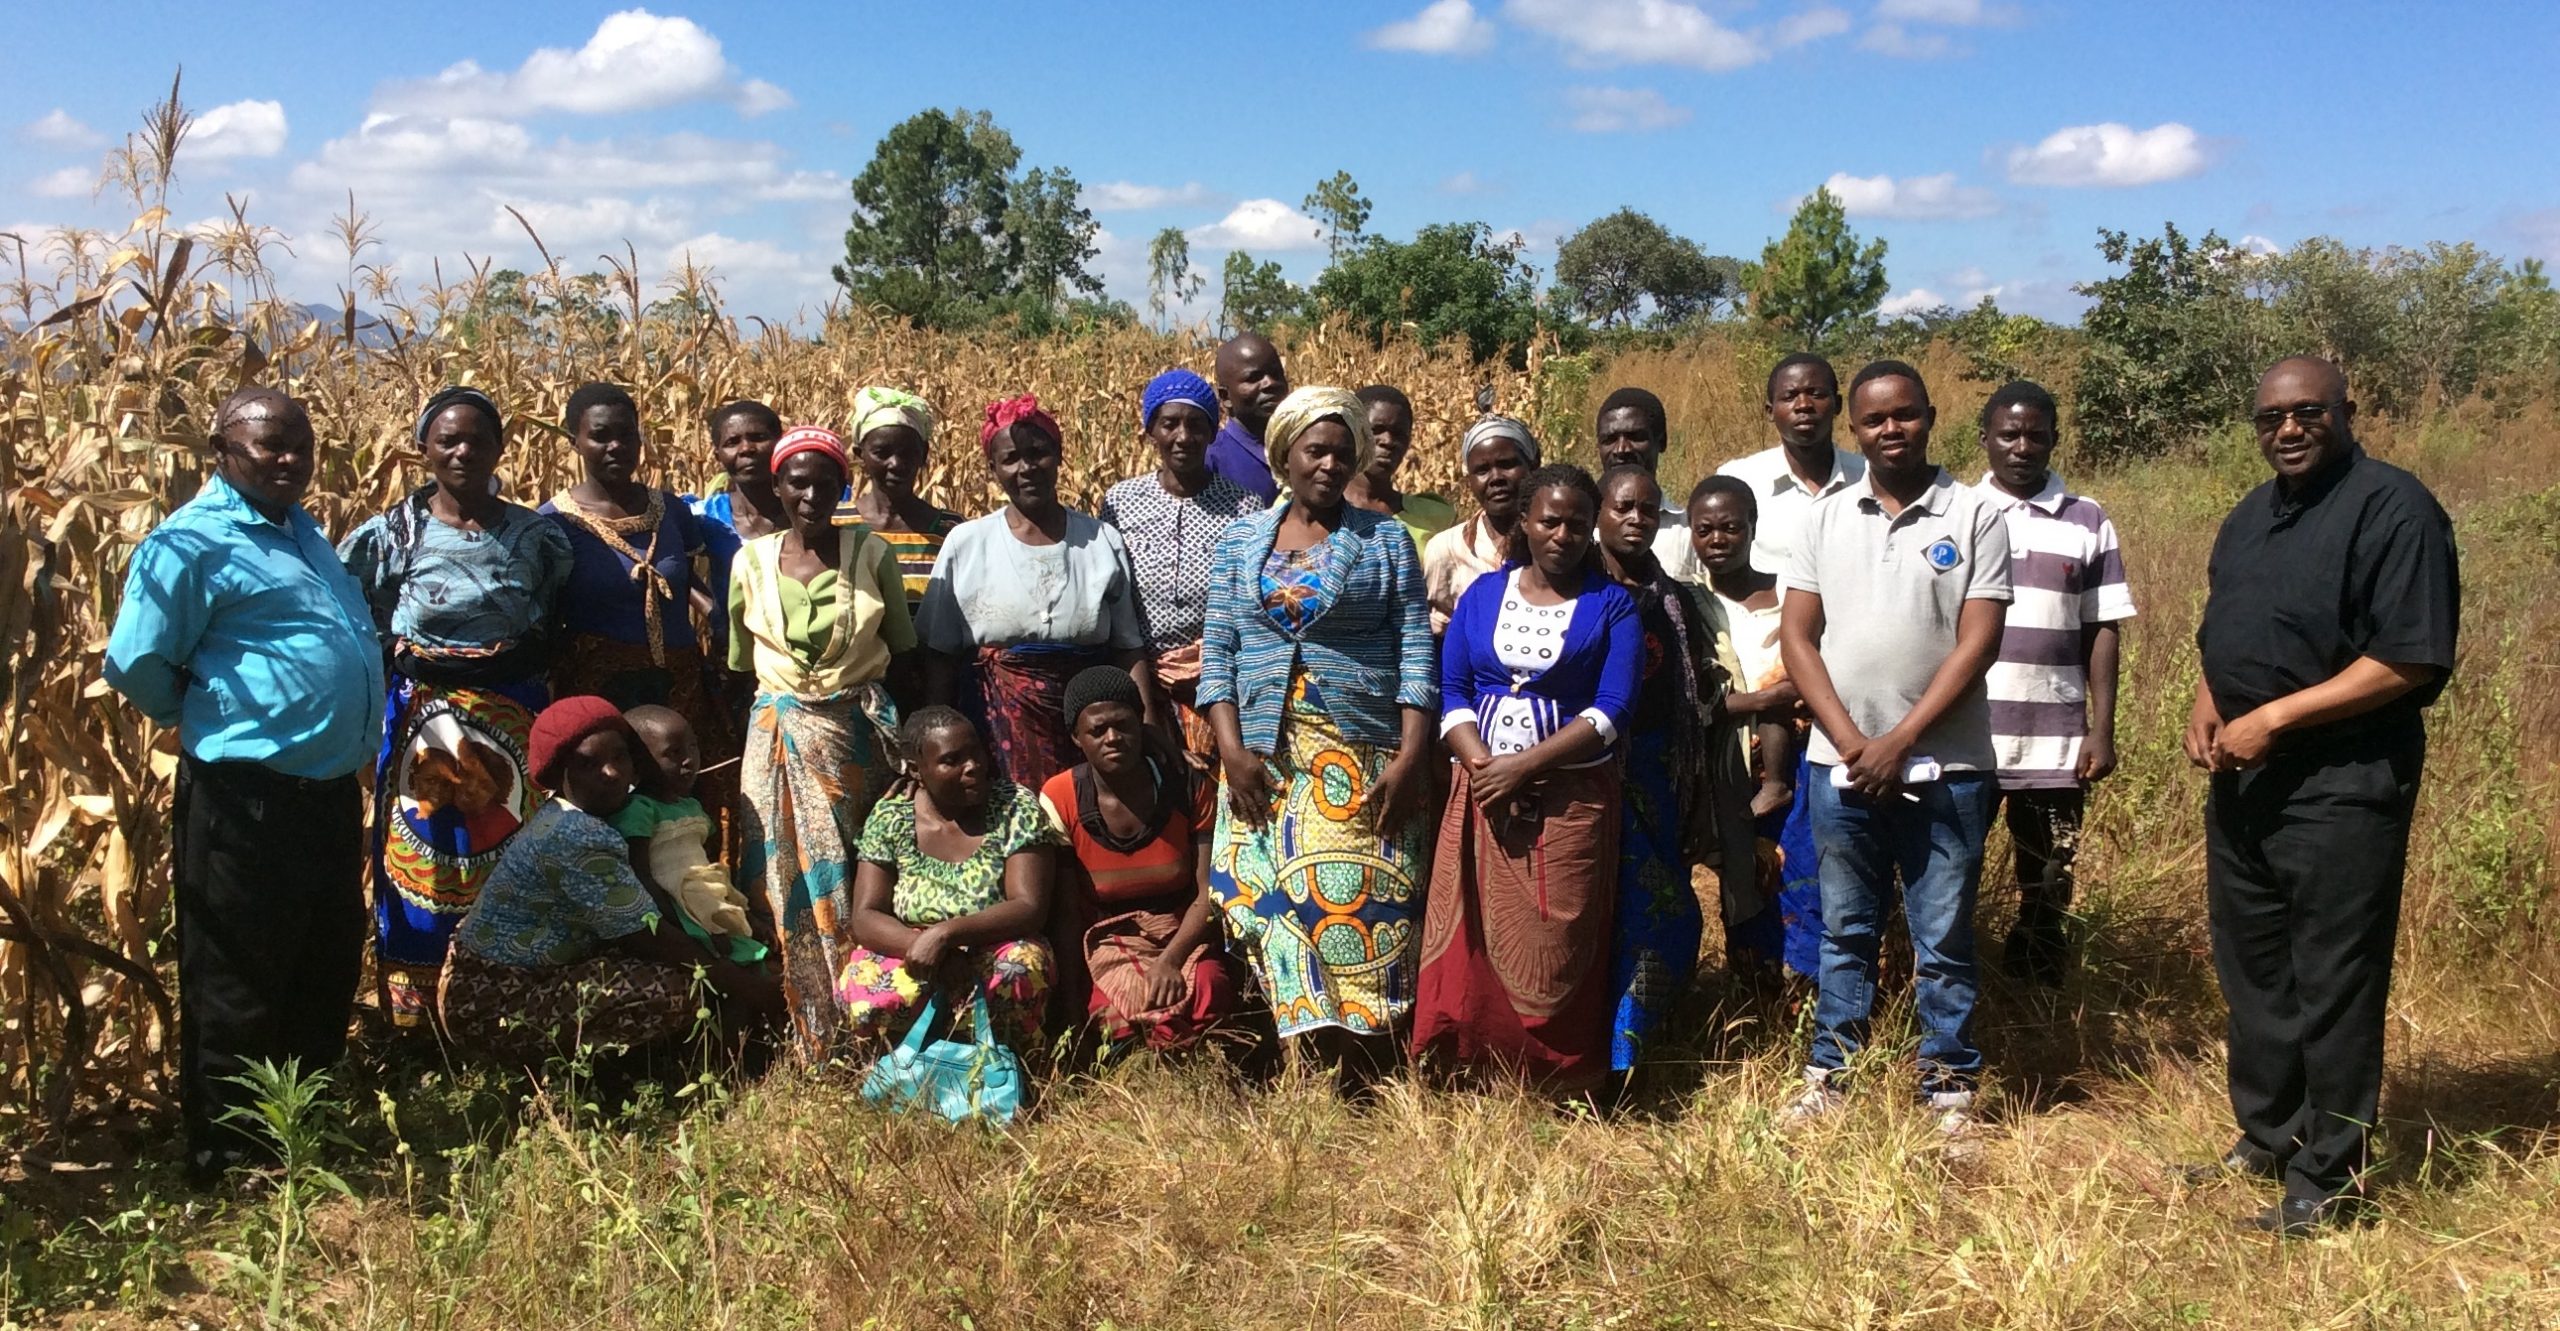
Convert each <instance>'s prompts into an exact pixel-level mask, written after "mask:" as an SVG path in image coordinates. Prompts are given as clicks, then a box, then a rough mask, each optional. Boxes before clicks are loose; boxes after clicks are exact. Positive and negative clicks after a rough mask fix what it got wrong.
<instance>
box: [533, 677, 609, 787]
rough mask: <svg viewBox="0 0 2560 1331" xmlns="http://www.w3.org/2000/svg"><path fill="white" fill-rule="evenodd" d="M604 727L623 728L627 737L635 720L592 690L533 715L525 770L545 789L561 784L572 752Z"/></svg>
mask: <svg viewBox="0 0 2560 1331" xmlns="http://www.w3.org/2000/svg"><path fill="white" fill-rule="evenodd" d="M602 730H619V731H621V732H622V735H623V738H625V739H629V738H631V737H632V736H631V723H630V722H628V721H625V720H623V719H622V713H621V712H620V711H619V710H617V709H616V708H615V707H614V705H613V704H612V703H609V702H606V701H605V700H604V699H602V698H599V697H596V696H595V695H594V694H591V693H582V694H579V695H577V696H576V697H572V698H562V699H561V700H560V701H558V702H555V703H553V704H551V705H550V706H548V707H545V708H543V709H542V715H540V716H537V717H535V718H534V719H533V735H532V737H531V738H530V739H529V740H527V741H526V743H525V770H526V771H527V772H529V773H531V774H532V776H533V781H534V784H535V785H538V786H540V787H542V788H543V789H544V790H558V789H559V788H560V767H561V765H562V764H563V763H566V762H567V761H568V760H569V753H570V751H571V750H572V749H575V748H577V747H578V745H579V744H580V743H581V742H583V741H584V740H585V739H586V738H587V736H589V735H592V734H595V733H596V732H598V731H602Z"/></svg>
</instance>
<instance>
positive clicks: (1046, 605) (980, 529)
mask: <svg viewBox="0 0 2560 1331" xmlns="http://www.w3.org/2000/svg"><path fill="white" fill-rule="evenodd" d="M916 631H917V633H918V635H919V636H921V637H922V638H923V639H924V644H925V646H927V647H930V648H932V649H933V650H935V651H937V652H942V653H945V654H948V655H952V656H965V655H967V654H969V653H971V652H973V651H975V650H976V649H978V648H979V647H1010V646H1013V645H1015V644H1017V643H1026V642H1039V643H1061V644H1069V645H1073V646H1079V647H1108V648H1112V649H1115V650H1120V651H1134V650H1136V649H1138V648H1141V647H1144V646H1146V642H1147V639H1146V633H1145V631H1144V630H1143V629H1141V628H1140V627H1139V623H1138V594H1137V580H1136V578H1135V577H1134V576H1133V575H1132V574H1131V573H1130V571H1129V552H1128V551H1127V550H1126V549H1125V548H1124V547H1123V546H1122V545H1121V543H1120V533H1119V532H1116V531H1114V530H1112V529H1111V528H1109V527H1106V526H1104V525H1102V523H1100V522H1099V521H1096V520H1095V519H1094V518H1093V517H1092V516H1090V515H1088V514H1084V513H1078V512H1075V511H1073V510H1069V511H1068V513H1067V531H1066V539H1064V540H1062V541H1059V542H1058V543H1056V544H1055V545H1025V544H1024V543H1023V542H1022V541H1021V539H1020V538H1018V537H1016V536H1015V535H1014V534H1013V528H1012V527H1011V526H1010V525H1008V524H1007V523H1006V521H1005V510H1003V509H997V510H996V511H995V512H993V513H990V514H988V515H986V516H985V517H982V518H972V519H971V520H969V521H967V522H964V523H961V524H960V525H959V526H957V527H954V528H952V529H951V534H950V535H949V536H948V537H945V538H944V539H943V542H942V553H941V554H940V555H938V556H936V557H935V559H934V561H933V581H932V582H930V583H928V584H926V586H925V591H924V603H923V604H922V605H920V606H918V607H917V608H916Z"/></svg>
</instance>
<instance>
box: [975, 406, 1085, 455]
mask: <svg viewBox="0 0 2560 1331" xmlns="http://www.w3.org/2000/svg"><path fill="white" fill-rule="evenodd" d="M1017 425H1028V426H1030V427H1031V428H1032V429H1035V430H1038V431H1039V432H1040V433H1042V434H1045V435H1047V436H1049V442H1050V443H1053V444H1056V445H1058V446H1059V447H1060V448H1064V447H1066V444H1067V437H1066V435H1064V434H1062V433H1060V432H1059V430H1058V421H1057V418H1056V417H1054V416H1051V415H1050V414H1049V413H1048V412H1045V411H1043V410H1041V409H1040V399H1039V398H1038V397H1036V396H1034V395H1032V394H1030V393H1025V394H1023V395H1022V396H1020V397H1009V398H1006V399H1005V400H1003V401H1002V402H990V403H988V404H987V416H986V420H985V421H984V422H983V423H982V424H980V425H979V426H978V448H979V449H980V451H982V452H984V453H985V454H986V455H987V456H988V457H994V456H995V455H996V441H997V440H999V439H1002V438H1004V437H1005V436H1006V435H1007V434H1010V433H1011V432H1012V430H1013V427H1015V426H1017Z"/></svg>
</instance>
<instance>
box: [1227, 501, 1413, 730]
mask: <svg viewBox="0 0 2560 1331" xmlns="http://www.w3.org/2000/svg"><path fill="white" fill-rule="evenodd" d="M1289 502H1290V501H1288V500H1285V499H1284V500H1283V501H1282V502H1281V503H1280V505H1279V507H1277V508H1272V509H1267V510H1265V511H1263V512H1261V513H1257V514H1254V515H1253V516H1251V517H1245V518H1238V519H1236V520H1235V521H1234V522H1233V523H1231V524H1229V525H1228V527H1227V534H1226V536H1225V538H1224V539H1222V540H1220V541H1219V542H1218V552H1217V555H1216V556H1215V557H1214V558H1213V559H1211V561H1210V563H1209V605H1208V609H1209V623H1208V627H1207V629H1206V630H1205V636H1204V637H1203V639H1202V641H1201V645H1200V691H1199V705H1200V708H1201V710H1202V711H1206V710H1208V708H1209V706H1210V704H1212V703H1221V702H1224V703H1233V704H1235V708H1236V719H1237V722H1238V723H1239V724H1240V725H1241V726H1242V728H1243V730H1244V744H1245V747H1246V748H1248V749H1251V750H1253V751H1254V752H1255V753H1259V754H1263V755H1265V756H1269V755H1270V754H1272V753H1273V752H1275V751H1276V750H1277V749H1278V748H1279V745H1280V714H1281V712H1282V711H1284V710H1285V709H1286V708H1287V707H1288V702H1289V685H1290V680H1291V678H1292V677H1293V676H1294V675H1295V674H1296V673H1297V672H1298V671H1300V670H1305V671H1306V672H1307V673H1309V674H1311V675H1313V676H1314V677H1315V679H1316V683H1317V685H1318V686H1319V687H1320V688H1321V689H1322V690H1323V692H1324V700H1325V708H1326V711H1327V713H1328V714H1329V715H1331V716H1332V718H1333V720H1334V724H1336V725H1338V726H1340V727H1342V733H1343V736H1344V737H1345V738H1347V739H1350V740H1352V741H1354V742H1356V743H1360V744H1374V745H1378V746H1381V747H1383V748H1388V749H1393V748H1395V747H1397V746H1398V745H1399V744H1400V743H1401V742H1402V738H1403V717H1402V715H1401V712H1400V709H1402V708H1406V707H1419V708H1422V709H1424V710H1426V711H1431V712H1435V713H1436V712H1437V711H1438V709H1439V706H1440V681H1439V672H1438V669H1437V667H1436V664H1435V662H1434V660H1433V657H1432V645H1431V610H1430V604H1429V602H1428V599H1427V598H1426V597H1425V596H1424V595H1423V589H1422V561H1421V559H1419V558H1418V557H1416V556H1415V554H1414V552H1413V537H1412V535H1411V534H1410V533H1408V532H1406V531H1405V529H1404V524H1403V523H1401V522H1398V521H1396V520H1395V519H1394V518H1391V517H1388V516H1387V515H1385V514H1383V513H1372V512H1370V511H1369V510H1367V509H1365V508H1358V507H1354V506H1350V505H1345V506H1344V508H1343V510H1342V525H1341V526H1340V527H1338V528H1336V529H1335V530H1334V533H1333V535H1332V537H1331V538H1330V540H1329V542H1328V543H1329V544H1330V545H1331V546H1332V547H1333V562H1332V564H1331V566H1330V567H1328V568H1327V569H1326V570H1325V577H1324V591H1323V594H1322V595H1321V596H1320V597H1319V598H1318V602H1319V606H1320V608H1319V609H1318V610H1317V612H1316V616H1315V618H1314V619H1312V620H1310V621H1308V623H1307V626H1306V628H1305V629H1304V630H1302V631H1300V632H1297V633H1291V632H1289V631H1288V630H1286V629H1283V628H1281V627H1280V626H1279V625H1278V624H1276V623H1274V622H1272V619H1271V616H1269V615H1267V614H1264V613H1263V610H1262V565H1263V561H1264V560H1266V559H1268V558H1269V557H1270V555H1271V545H1272V542H1273V540H1274V539H1276V538H1277V537H1278V535H1279V533H1280V522H1281V519H1282V518H1284V517H1285V516H1287V514H1288V512H1289Z"/></svg>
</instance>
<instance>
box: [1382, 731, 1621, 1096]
mask: <svg viewBox="0 0 2560 1331" xmlns="http://www.w3.org/2000/svg"><path fill="white" fill-rule="evenodd" d="M1619 778H1620V773H1619V770H1618V766H1617V764H1615V763H1604V764H1602V765H1600V766H1598V767H1585V768H1576V769H1573V770H1570V771H1563V772H1555V773H1550V774H1549V775H1548V776H1546V777H1545V778H1544V779H1543V780H1542V781H1540V783H1539V784H1538V785H1537V787H1536V788H1535V789H1534V791H1533V793H1532V794H1531V795H1530V796H1529V797H1527V802H1528V803H1529V805H1530V806H1531V807H1530V808H1529V809H1527V810H1523V811H1521V812H1520V813H1499V814H1495V815H1488V814H1487V813H1486V812H1485V811H1484V810H1482V809H1479V808H1478V807H1476V803H1475V801H1474V799H1472V798H1471V797H1470V796H1469V793H1468V773H1467V767H1466V764H1464V763H1453V764H1451V773H1450V783H1449V784H1450V789H1449V805H1448V809H1447V811H1446V812H1445V813H1443V814H1442V816H1441V819H1440V842H1439V847H1438V850H1437V852H1436V854H1435V855H1434V856H1433V858H1432V862H1431V892H1430V895H1429V897H1428V898H1427V899H1426V905H1425V908H1424V913H1423V925H1422V976H1421V982H1420V992H1419V993H1418V995H1417V996H1416V999H1415V1003H1414V1023H1413V1047H1414V1051H1415V1053H1417V1054H1418V1055H1421V1056H1423V1057H1425V1058H1426V1059H1436V1060H1440V1061H1454V1062H1455V1063H1456V1064H1458V1065H1459V1066H1461V1067H1464V1068H1470V1069H1495V1070H1499V1071H1501V1072H1503V1073H1505V1074H1508V1075H1513V1076H1518V1077H1520V1078H1522V1079H1524V1080H1526V1081H1528V1082H1530V1083H1531V1084H1533V1085H1535V1086H1538V1087H1539V1088H1541V1089H1543V1090H1548V1091H1553V1092H1558V1093H1571V1092H1575V1091H1581V1090H1587V1089H1589V1088H1590V1087H1592V1086H1595V1085H1597V1084H1598V1083H1599V1082H1600V1080H1601V1078H1602V1077H1604V1076H1606V1075H1607V1073H1608V1071H1609V927H1610V914H1611V910H1610V908H1611V905H1612V903H1613V902H1614V901H1615V899H1616V896H1617V883H1618V786H1619ZM1523 815H1525V816H1523Z"/></svg>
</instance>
